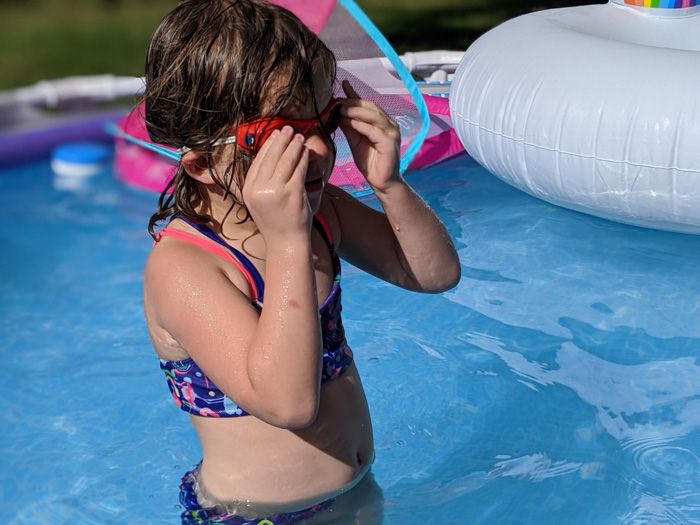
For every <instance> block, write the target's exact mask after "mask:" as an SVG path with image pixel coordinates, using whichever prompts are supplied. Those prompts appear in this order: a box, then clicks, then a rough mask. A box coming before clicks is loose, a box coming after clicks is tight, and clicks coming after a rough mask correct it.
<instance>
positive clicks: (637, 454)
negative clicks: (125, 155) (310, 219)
mask: <svg viewBox="0 0 700 525" xmlns="http://www.w3.org/2000/svg"><path fill="white" fill-rule="evenodd" d="M409 180H410V181H411V182H412V184H413V185H414V187H415V188H416V189H417V190H418V191H419V192H420V193H421V194H422V195H423V196H424V197H425V198H426V199H427V200H428V201H429V202H430V204H431V205H432V206H433V207H434V208H435V210H436V211H437V213H438V214H439V215H440V216H441V217H442V218H443V220H444V221H445V223H446V225H447V227H448V229H449V231H450V233H451V234H452V235H453V237H454V239H455V242H456V244H457V246H458V249H459V252H460V257H461V261H462V269H463V278H462V281H461V283H460V285H459V286H458V287H457V288H456V289H454V290H452V291H450V292H448V293H445V294H443V295H437V296H421V295H416V294H411V293H408V292H404V291H402V290H399V289H396V288H392V287H390V286H388V285H386V284H384V283H382V282H379V281H378V280H376V279H374V278H372V277H369V276H367V275H364V274H362V273H360V272H359V271H357V270H355V269H354V268H352V267H351V266H349V265H345V266H344V287H345V290H346V292H345V295H346V297H345V304H344V312H343V313H344V317H345V324H346V330H347V332H348V339H349V342H350V345H351V347H352V348H353V350H354V352H355V356H356V361H357V365H358V368H359V369H360V372H361V374H362V376H363V381H364V384H365V388H366V390H367V396H368V401H369V403H370V408H371V410H372V414H373V421H374V426H375V439H376V448H377V459H376V462H375V464H374V467H373V470H374V473H375V476H376V479H377V481H378V483H379V485H380V486H381V487H382V490H383V495H384V523H385V524H387V525H394V524H402V525H403V524H408V525H410V524H423V523H430V524H433V523H434V524H447V523H450V524H451V523H454V524H472V523H474V524H476V523H488V524H533V525H534V524H550V523H551V524H595V525H604V524H618V523H625V524H633V523H634V524H651V523H654V524H656V523H672V524H680V523H700V459H699V458H700V358H699V356H700V237H696V236H689V235H680V234H671V233H664V232H656V231H651V230H645V229H640V228H635V227H630V226H625V225H621V224H616V223H611V222H607V221H604V220H601V219H596V218H593V217H589V216H586V215H582V214H578V213H575V212H571V211H568V210H564V209H561V208H557V207H554V206H551V205H549V204H546V203H544V202H542V201H538V200H536V199H533V198H531V197H529V196H527V195H525V194H523V193H521V192H519V191H517V190H515V189H512V188H510V187H509V186H507V185H505V184H503V183H502V182H500V181H499V180H497V179H496V178H495V177H492V176H490V175H489V174H488V173H486V172H485V171H484V170H483V169H481V168H480V167H479V166H478V165H476V164H475V163H474V162H473V161H472V160H470V159H469V158H468V157H462V158H460V159H456V160H453V161H450V162H448V163H445V164H442V165H439V166H436V167H433V168H431V169H428V170H424V171H422V172H419V173H414V174H411V175H409ZM154 203H155V197H154V196H153V195H149V194H142V193H137V192H134V191H131V190H128V189H125V188H124V187H123V186H121V185H120V184H119V183H118V182H115V181H114V180H113V178H112V176H111V174H109V173H105V174H103V175H101V176H100V177H98V178H97V179H96V180H94V181H92V183H91V184H90V185H89V186H87V187H86V188H84V189H82V190H74V191H64V190H60V189H56V188H54V181H53V179H52V175H51V173H50V170H49V167H48V162H46V163H43V162H42V163H38V164H32V165H28V166H24V167H21V168H16V169H13V170H10V171H5V172H2V174H1V175H0V204H1V205H0V239H1V241H2V247H3V248H2V256H0V271H1V275H2V279H0V297H1V298H2V301H1V303H0V348H1V349H2V362H3V369H4V370H5V372H4V392H3V395H2V397H1V399H2V401H0V408H1V409H2V418H3V419H2V421H3V432H2V433H1V434H0V445H1V448H2V450H3V458H2V463H1V464H0V498H1V500H2V501H1V502H0V523H10V524H25V523H26V524H37V523H50V524H62V523H71V524H73V523H95V524H105V523H176V522H177V519H178V515H179V511H180V509H179V505H178V502H177V485H178V482H179V478H180V476H181V475H182V473H183V472H184V471H185V470H186V469H187V468H189V467H191V466H192V465H193V464H194V463H196V462H197V461H198V460H199V457H200V455H199V450H198V445H197V441H196V437H195V435H194V431H193V430H192V429H191V428H190V425H189V422H188V421H187V418H186V417H185V416H184V415H183V414H182V413H181V412H180V411H179V410H178V409H177V407H176V406H175V404H174V403H173V402H172V400H171V398H170V395H169V394H168V392H167V386H166V384H165V381H164V378H163V377H162V372H161V371H160V370H159V368H158V361H157V359H156V357H155V355H154V354H153V352H152V350H151V348H150V344H149V341H148V335H147V333H146V330H145V327H144V323H143V319H142V305H141V286H142V266H143V262H144V259H145V257H146V255H147V253H148V251H149V249H150V241H149V238H148V237H147V235H146V234H145V224H146V221H147V218H148V216H149V214H150V212H151V210H152V208H153V207H154ZM338 522H339V523H342V519H339V520H338Z"/></svg>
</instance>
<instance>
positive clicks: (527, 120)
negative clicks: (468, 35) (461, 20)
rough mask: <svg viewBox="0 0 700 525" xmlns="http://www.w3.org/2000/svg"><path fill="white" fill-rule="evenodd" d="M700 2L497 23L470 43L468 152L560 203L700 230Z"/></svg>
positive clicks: (463, 95) (465, 83)
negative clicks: (497, 24) (676, 6)
mask: <svg viewBox="0 0 700 525" xmlns="http://www.w3.org/2000/svg"><path fill="white" fill-rule="evenodd" d="M645 2H646V5H650V4H653V3H656V5H658V4H659V3H660V4H661V5H662V6H663V5H666V6H669V5H670V8H658V7H657V8H652V7H642V5H644V3H645ZM696 3H700V0H652V1H651V2H650V0H626V1H625V0H611V1H610V2H609V3H608V4H605V5H589V6H582V7H573V8H566V9H553V10H547V11H540V12H536V13H531V14H528V15H525V16H521V17H518V18H515V19H513V20H510V21H508V22H506V23H504V24H502V25H500V26H498V27H496V28H495V29H493V30H491V31H489V32H488V33H486V34H485V35H483V36H482V37H481V38H479V39H478V40H477V41H476V42H475V43H474V44H473V45H472V46H471V47H470V48H469V49H468V50H467V52H466V54H465V55H464V58H463V59H462V62H461V63H460V65H459V67H458V68H457V71H456V73H455V77H454V80H453V84H452V89H451V91H450V110H451V115H452V120H453V123H454V126H455V129H456V130H457V134H458V135H459V137H460V139H461V141H462V143H463V144H464V146H465V148H466V149H467V151H468V152H469V153H470V155H472V156H473V157H474V158H475V159H476V160H477V161H478V162H479V163H481V164H482V165H483V166H484V167H485V168H486V169H488V170H489V171H491V172H492V173H494V174H495V175H497V176H498V177H499V178H501V179H502V180H504V181H506V182H507V183H509V184H511V185H513V186H515V187H517V188H520V189H522V190H524V191H526V192H527V193H529V194H531V195H534V196H536V197H540V198H542V199H544V200H546V201H548V202H551V203H554V204H557V205H561V206H565V207H567V208H571V209H574V210H577V211H582V212H586V213H590V214H593V215H596V216H599V217H604V218H607V219H612V220H617V221H621V222H626V223H630V224H636V225H639V226H646V227H651V228H659V229H666V230H672V231H680V232H688V233H700V5H697V6H696V5H695V4H696ZM630 4H641V5H640V6H636V5H630ZM674 4H677V5H678V8H674V7H675V5H674ZM684 6H685V7H684Z"/></svg>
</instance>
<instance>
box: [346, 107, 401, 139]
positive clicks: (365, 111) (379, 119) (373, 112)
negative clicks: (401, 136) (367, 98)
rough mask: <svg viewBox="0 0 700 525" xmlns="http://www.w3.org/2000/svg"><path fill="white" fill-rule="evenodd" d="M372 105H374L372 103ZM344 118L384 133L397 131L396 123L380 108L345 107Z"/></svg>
mask: <svg viewBox="0 0 700 525" xmlns="http://www.w3.org/2000/svg"><path fill="white" fill-rule="evenodd" d="M370 104H373V103H371V102H370ZM343 116H344V117H346V118H347V119H349V120H360V121H362V122H366V123H368V124H371V125H373V126H376V127H378V128H380V129H382V130H384V131H387V132H388V131H390V130H392V129H397V127H398V126H397V125H396V123H395V122H394V121H393V120H391V118H389V116H388V115H387V114H386V113H384V111H382V110H381V109H379V107H378V106H376V105H373V106H345V107H344V108H343Z"/></svg>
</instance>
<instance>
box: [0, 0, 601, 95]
mask: <svg viewBox="0 0 700 525" xmlns="http://www.w3.org/2000/svg"><path fill="white" fill-rule="evenodd" d="M307 1H313V0H307ZM176 3H177V2H176V0H148V1H143V0H0V20H2V31H0V89H7V88H11V87H17V86H22V85H28V84H31V83H34V82H36V81H38V80H42V79H50V78H60V77H65V76H70V75H89V74H100V73H113V74H119V75H141V74H142V69H143V59H144V53H145V50H146V46H147V43H148V40H149V38H150V35H151V33H152V31H153V29H154V28H155V26H156V25H157V24H158V21H159V20H160V19H161V17H162V16H163V15H164V14H165V13H166V12H167V11H168V10H169V9H171V8H172V7H173V6H175V5H176ZM581 3H585V2H580V1H579V2H576V1H546V0H540V1H538V2H527V1H521V0H500V1H499V2H493V0H358V4H359V5H360V6H361V7H362V8H363V9H364V10H365V11H366V12H367V14H368V15H369V17H370V18H371V19H372V20H373V21H374V22H375V24H376V25H377V26H378V27H379V28H380V29H381V30H382V31H383V32H384V34H385V35H386V37H387V39H388V40H389V41H390V42H391V43H392V44H393V45H394V47H395V48H396V49H397V51H398V52H400V53H401V52H404V51H419V50H425V49H459V50H463V49H466V48H467V47H468V46H469V44H470V43H471V42H472V41H473V40H474V39H475V38H477V37H478V36H479V35H480V34H481V33H483V32H484V31H486V30H488V29H489V28H491V27H493V26H494V25H496V24H498V23H500V22H502V21H503V20H505V19H507V18H510V17H512V16H516V15H518V14H521V13H524V12H527V11H531V10H534V9H541V8H546V7H553V6H564V5H574V4H581ZM589 3H590V2H589ZM494 4H497V5H494Z"/></svg>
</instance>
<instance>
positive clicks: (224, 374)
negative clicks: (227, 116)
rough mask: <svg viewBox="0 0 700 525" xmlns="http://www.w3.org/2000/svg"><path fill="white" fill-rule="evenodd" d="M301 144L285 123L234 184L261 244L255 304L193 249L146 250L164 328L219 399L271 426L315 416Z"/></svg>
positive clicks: (316, 345) (316, 337) (315, 350)
mask: <svg viewBox="0 0 700 525" xmlns="http://www.w3.org/2000/svg"><path fill="white" fill-rule="evenodd" d="M307 166H308V151H307V150H306V148H305V146H304V144H303V137H301V136H300V135H297V136H294V135H293V132H292V130H291V129H290V128H286V129H284V130H282V131H281V132H279V133H276V134H274V135H273V136H272V137H271V138H270V139H269V140H268V141H266V142H265V144H264V145H263V147H262V148H261V150H260V152H259V153H258V155H257V157H256V159H255V161H254V162H253V164H252V166H251V168H250V170H249V172H248V174H247V176H246V182H245V185H244V188H243V196H244V200H245V202H246V205H247V207H248V209H249V211H250V213H251V215H252V217H253V219H254V221H255V223H256V226H257V227H258V229H259V230H260V232H261V234H262V235H263V237H264V239H265V243H266V251H267V257H266V259H267V261H266V269H265V308H264V309H263V310H262V313H260V314H259V315H258V311H257V310H256V309H255V308H253V307H252V305H251V304H250V299H249V298H248V297H247V296H246V295H245V294H244V293H243V292H241V291H240V289H239V288H238V287H237V286H236V285H234V284H233V283H232V282H231V280H230V279H229V278H228V277H227V276H226V275H225V274H224V273H223V272H222V271H221V270H220V269H219V267H218V266H217V265H216V264H215V263H214V261H213V260H211V261H203V260H202V253H201V251H200V250H197V249H196V248H195V247H193V246H190V245H185V244H184V243H178V245H177V246H176V245H175V244H174V243H173V244H171V246H170V251H169V252H167V253H165V252H163V251H161V252H160V253H159V250H154V252H153V255H152V256H151V258H150V259H149V262H148V265H147V267H146V281H147V294H146V295H147V297H150V298H151V301H150V302H151V303H152V305H150V309H151V311H155V312H156V313H155V315H156V317H157V319H155V320H156V322H157V323H158V324H160V326H162V327H163V328H165V329H166V330H167V331H168V332H169V333H170V334H171V335H172V336H173V337H174V338H175V339H176V340H177V342H178V343H179V344H180V345H181V346H182V347H183V348H184V349H185V350H186V351H187V352H188V354H189V355H190V356H191V357H192V358H193V359H194V360H195V361H196V362H197V363H198V365H199V366H200V367H201V368H202V369H203V370H205V371H206V374H207V375H208V376H209V377H211V379H212V380H213V381H214V382H215V383H216V385H217V386H218V387H219V388H220V389H221V390H222V391H223V392H224V394H226V395H227V396H228V397H230V398H232V399H234V400H235V401H236V402H237V403H238V404H239V405H240V406H241V407H243V408H244V409H245V410H246V411H247V412H249V413H251V414H253V415H254V416H256V417H258V418H259V419H261V420H263V421H265V422H267V423H269V424H271V425H275V426H278V427H283V428H300V427H304V426H307V425H309V424H311V423H312V422H313V421H314V419H315V416H316V412H317V409H318V402H319V393H320V375H321V355H322V354H321V329H320V322H319V314H318V300H317V296H316V284H315V280H314V279H315V278H314V271H313V264H312V259H311V240H310V239H311V236H310V231H311V212H310V209H309V204H308V200H307V197H306V192H305V191H304V178H305V174H306V169H307Z"/></svg>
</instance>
